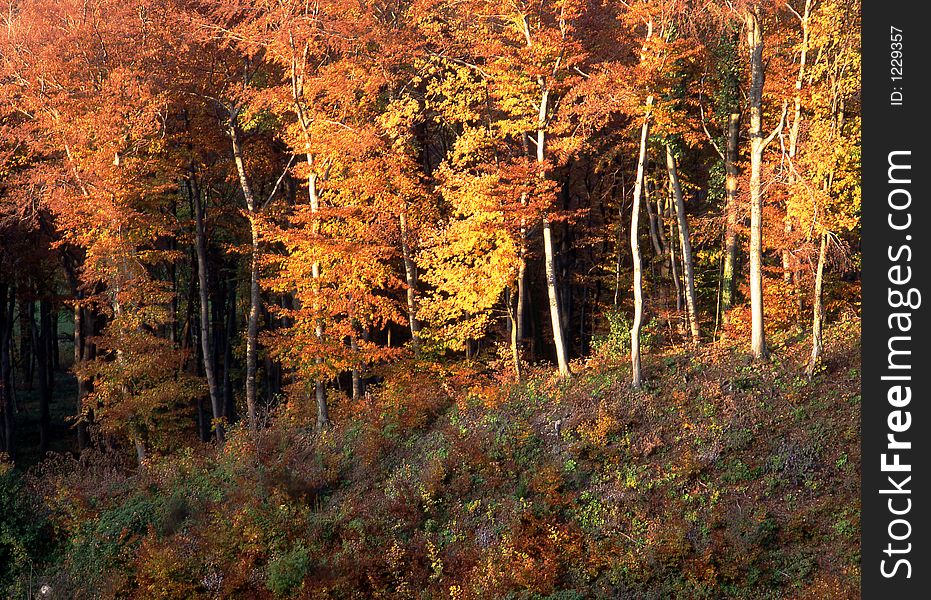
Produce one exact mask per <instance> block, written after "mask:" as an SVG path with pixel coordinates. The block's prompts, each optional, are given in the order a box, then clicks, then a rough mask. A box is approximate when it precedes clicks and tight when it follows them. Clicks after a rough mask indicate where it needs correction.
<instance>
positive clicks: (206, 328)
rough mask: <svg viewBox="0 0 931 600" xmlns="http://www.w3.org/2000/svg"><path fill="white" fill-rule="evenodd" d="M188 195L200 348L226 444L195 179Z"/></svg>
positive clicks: (213, 408) (200, 202) (201, 202)
mask: <svg viewBox="0 0 931 600" xmlns="http://www.w3.org/2000/svg"><path fill="white" fill-rule="evenodd" d="M188 191H189V192H190V195H191V201H192V203H193V204H194V207H193V208H194V225H195V244H194V249H195V251H196V254H197V289H198V294H199V298H200V348H201V354H202V355H203V363H204V374H205V375H206V376H207V388H208V390H209V393H210V409H211V412H212V414H213V423H212V425H213V427H212V429H214V431H215V434H216V438H217V441H218V442H221V443H222V442H223V439H224V430H223V405H222V403H221V402H220V392H219V389H218V386H217V376H216V371H215V369H214V366H215V363H214V357H213V350H212V349H211V347H210V346H211V327H210V310H209V309H210V306H209V298H210V293H209V281H210V277H209V274H208V272H207V269H208V265H207V231H206V223H205V222H204V221H205V215H204V212H205V210H204V203H205V201H206V199H205V198H202V197H201V193H200V189H199V188H198V187H197V186H195V184H194V181H193V177H192V179H191V180H189V181H188Z"/></svg>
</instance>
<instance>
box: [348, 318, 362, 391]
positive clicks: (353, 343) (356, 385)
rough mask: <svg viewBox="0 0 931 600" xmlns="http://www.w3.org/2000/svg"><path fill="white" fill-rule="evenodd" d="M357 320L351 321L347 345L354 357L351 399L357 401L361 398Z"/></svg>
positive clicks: (360, 362) (360, 367)
mask: <svg viewBox="0 0 931 600" xmlns="http://www.w3.org/2000/svg"><path fill="white" fill-rule="evenodd" d="M358 328H359V324H358V322H355V323H353V333H352V335H351V336H350V337H349V346H350V349H351V350H352V354H353V356H354V357H355V365H356V366H355V368H354V369H353V370H352V399H353V400H355V401H358V400H360V399H361V398H362V393H363V391H364V390H363V386H362V361H360V360H359V340H358V337H357V330H358Z"/></svg>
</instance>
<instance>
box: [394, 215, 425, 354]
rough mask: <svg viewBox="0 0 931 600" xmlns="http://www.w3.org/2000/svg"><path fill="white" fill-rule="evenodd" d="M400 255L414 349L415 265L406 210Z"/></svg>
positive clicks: (416, 342) (417, 342)
mask: <svg viewBox="0 0 931 600" xmlns="http://www.w3.org/2000/svg"><path fill="white" fill-rule="evenodd" d="M399 219H400V223H401V255H402V257H403V259H404V279H405V282H406V283H407V320H408V322H409V324H410V328H411V343H412V345H413V346H414V350H415V351H416V350H418V348H419V346H420V322H419V321H418V320H417V267H416V265H415V264H414V259H413V258H412V257H411V247H410V230H409V228H408V224H407V210H406V209H405V210H404V211H402V212H401V214H400V216H399Z"/></svg>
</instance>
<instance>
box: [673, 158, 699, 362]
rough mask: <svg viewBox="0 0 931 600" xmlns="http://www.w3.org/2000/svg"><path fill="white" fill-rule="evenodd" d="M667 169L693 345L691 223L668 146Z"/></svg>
mask: <svg viewBox="0 0 931 600" xmlns="http://www.w3.org/2000/svg"><path fill="white" fill-rule="evenodd" d="M666 170H667V171H668V172H669V185H670V187H671V188H672V193H673V196H674V197H675V200H676V217H677V220H678V222H679V246H680V247H681V248H682V264H683V275H684V276H685V306H686V309H687V310H688V316H689V328H690V330H691V333H692V345H694V346H697V345H698V343H699V327H698V307H697V303H696V301H695V273H694V269H693V266H692V243H691V241H690V240H689V223H688V219H686V218H685V202H684V201H683V199H682V186H681V185H680V184H679V172H678V169H677V167H676V158H675V156H673V154H672V149H671V148H670V147H669V146H668V145H667V146H666Z"/></svg>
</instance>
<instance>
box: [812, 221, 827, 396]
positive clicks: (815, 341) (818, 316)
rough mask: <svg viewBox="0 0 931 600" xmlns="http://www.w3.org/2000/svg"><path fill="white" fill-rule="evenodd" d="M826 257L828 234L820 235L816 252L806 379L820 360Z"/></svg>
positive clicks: (813, 371)
mask: <svg viewBox="0 0 931 600" xmlns="http://www.w3.org/2000/svg"><path fill="white" fill-rule="evenodd" d="M827 255H828V234H827V233H822V234H821V249H820V250H819V251H818V270H817V272H816V273H815V293H814V298H813V301H812V305H813V306H812V325H811V361H810V362H809V363H808V378H809V379H811V378H812V377H814V375H815V370H816V369H817V368H818V363H819V361H820V360H821V326H822V323H823V321H824V307H823V304H822V299H821V291H822V289H823V287H824V264H825V262H826V261H827Z"/></svg>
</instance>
